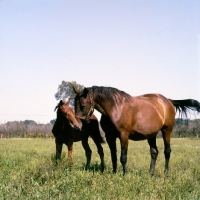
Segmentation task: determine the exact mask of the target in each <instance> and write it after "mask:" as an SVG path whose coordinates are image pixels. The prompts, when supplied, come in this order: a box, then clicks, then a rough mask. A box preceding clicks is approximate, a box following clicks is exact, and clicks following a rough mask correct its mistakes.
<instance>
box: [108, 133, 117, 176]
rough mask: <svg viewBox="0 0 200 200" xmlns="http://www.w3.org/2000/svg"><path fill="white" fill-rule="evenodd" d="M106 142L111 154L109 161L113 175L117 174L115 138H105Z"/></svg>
mask: <svg viewBox="0 0 200 200" xmlns="http://www.w3.org/2000/svg"><path fill="white" fill-rule="evenodd" d="M106 141H107V143H108V146H109V148H110V153H111V160H112V166H113V173H116V172H117V146H116V138H109V137H108V136H107V137H106Z"/></svg>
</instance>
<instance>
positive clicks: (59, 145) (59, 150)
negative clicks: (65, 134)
mask: <svg viewBox="0 0 200 200" xmlns="http://www.w3.org/2000/svg"><path fill="white" fill-rule="evenodd" d="M55 142H56V160H57V159H60V158H61V153H62V146H63V143H62V142H58V141H57V140H55Z"/></svg>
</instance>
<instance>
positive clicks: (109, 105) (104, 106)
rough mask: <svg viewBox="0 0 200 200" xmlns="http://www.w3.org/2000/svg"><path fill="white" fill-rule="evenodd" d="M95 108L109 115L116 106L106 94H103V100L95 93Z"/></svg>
mask: <svg viewBox="0 0 200 200" xmlns="http://www.w3.org/2000/svg"><path fill="white" fill-rule="evenodd" d="M93 100H94V108H95V109H96V110H97V111H99V112H100V113H101V114H102V115H109V113H110V110H112V109H113V107H115V104H114V103H113V102H112V101H111V100H109V99H108V98H107V97H106V96H105V95H102V97H101V100H98V97H97V95H95V94H94V95H93Z"/></svg>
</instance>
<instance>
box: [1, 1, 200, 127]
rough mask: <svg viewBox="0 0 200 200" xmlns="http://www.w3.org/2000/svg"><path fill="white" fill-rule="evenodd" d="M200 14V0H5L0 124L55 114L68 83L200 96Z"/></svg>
mask: <svg viewBox="0 0 200 200" xmlns="http://www.w3.org/2000/svg"><path fill="white" fill-rule="evenodd" d="M199 11H200V1H199V0H192V1H191V0H162V1H160V0H109V1H108V0H84V1H82V0H32V1H27V0H0V124H2V123H5V122H7V121H15V120H17V121H19V120H26V119H29V120H34V121H36V122H37V123H49V122H50V120H52V119H55V118H56V113H55V112H54V108H55V106H56V104H57V103H58V101H57V100H56V99H55V96H54V95H55V93H56V92H57V89H58V86H59V85H60V84H61V82H62V81H63V80H64V81H76V82H77V83H79V84H81V85H84V86H85V87H91V86H93V85H97V86H109V87H115V88H118V89H120V90H123V91H125V92H127V93H129V94H131V95H132V96H137V95H142V94H146V93H160V94H162V95H164V96H166V97H167V98H171V99H188V98H190V99H196V100H198V101H200V12H199ZM96 114H97V116H98V117H99V116H100V115H99V113H97V112H96Z"/></svg>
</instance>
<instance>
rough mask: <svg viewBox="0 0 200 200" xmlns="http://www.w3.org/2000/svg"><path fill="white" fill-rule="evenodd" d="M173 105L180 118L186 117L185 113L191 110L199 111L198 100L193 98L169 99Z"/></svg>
mask: <svg viewBox="0 0 200 200" xmlns="http://www.w3.org/2000/svg"><path fill="white" fill-rule="evenodd" d="M169 100H170V101H171V102H172V104H173V105H174V107H175V109H176V112H177V111H178V112H179V115H180V117H181V118H183V117H186V118H187V113H188V112H189V111H190V110H192V111H195V112H200V102H198V101H197V100H194V99H184V100H171V99H169Z"/></svg>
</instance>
